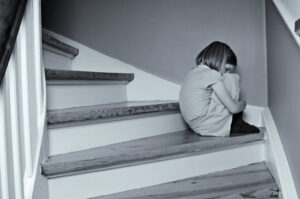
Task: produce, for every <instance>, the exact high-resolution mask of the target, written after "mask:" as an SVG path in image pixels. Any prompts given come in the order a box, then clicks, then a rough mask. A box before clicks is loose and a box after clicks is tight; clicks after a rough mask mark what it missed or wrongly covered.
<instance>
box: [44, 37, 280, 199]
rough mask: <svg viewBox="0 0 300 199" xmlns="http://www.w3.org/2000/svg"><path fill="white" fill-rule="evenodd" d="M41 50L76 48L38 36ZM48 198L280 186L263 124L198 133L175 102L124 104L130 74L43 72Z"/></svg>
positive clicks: (233, 194) (223, 198) (63, 54)
mask: <svg viewBox="0 0 300 199" xmlns="http://www.w3.org/2000/svg"><path fill="white" fill-rule="evenodd" d="M43 43H44V45H43V47H44V53H47V52H49V51H50V52H51V53H53V54H52V56H57V59H61V58H63V59H76V56H77V55H78V54H79V53H80V49H76V48H75V47H72V46H70V45H68V44H65V43H64V42H62V41H59V40H58V39H56V38H54V37H53V36H51V35H49V34H47V33H46V32H44V33H43ZM45 74H46V80H47V100H48V112H47V120H48V135H47V136H48V138H47V142H48V146H47V147H48V159H47V160H46V161H44V162H43V163H42V165H41V166H42V171H41V172H42V174H43V175H44V176H45V177H46V178H47V179H48V186H49V195H50V196H49V198H50V199H60V198H62V199H66V198H67V199H69V198H70V199H71V198H72V199H76V198H78V199H79V198H104V199H105V198H107V199H109V198H119V199H121V198H124V199H125V198H128V199H129V198H139V199H143V198H144V199H146V198H147V199H159V198H161V199H168V198H170V199H175V198H181V199H192V198H193V199H194V198H195V199H196V198H197V199H199V198H201V199H212V198H218V199H246V198H247V199H249V198H257V199H271V198H279V197H280V193H279V192H280V191H279V186H278V185H277V183H276V182H275V180H274V178H273V176H272V174H271V173H270V171H269V169H268V167H267V166H266V164H265V160H266V157H265V153H266V151H265V144H266V143H265V128H264V126H261V133H259V134H252V135H239V134H238V135H236V136H234V137H202V136H198V135H196V134H194V133H193V132H192V131H191V130H190V129H188V127H187V125H186V124H185V123H184V121H183V119H182V118H181V115H180V110H179V105H178V102H177V101H169V100H163V101H162V100H161V101H157V100H156V101H127V97H126V95H127V94H126V87H127V85H128V84H130V83H131V82H133V81H134V74H132V73H108V72H105V73H101V72H84V71H74V70H71V69H70V70H66V69H64V70H58V69H46V70H45Z"/></svg>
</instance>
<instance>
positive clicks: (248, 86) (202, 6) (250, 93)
mask: <svg viewBox="0 0 300 199" xmlns="http://www.w3.org/2000/svg"><path fill="white" fill-rule="evenodd" d="M66 10H68V12H66ZM43 25H44V27H46V28H47V29H50V30H52V31H54V32H57V33H59V34H62V35H64V36H66V37H69V38H71V39H73V40H75V41H78V42H80V43H82V44H84V45H86V46H89V47H91V48H93V49H95V50H97V51H99V52H101V53H103V54H106V55H108V56H111V57H113V58H116V59H119V60H121V61H124V62H126V63H129V64H131V65H133V66H136V67H138V68H139V69H142V70H144V71H146V72H150V73H152V74H154V75H157V76H159V77H162V78H164V79H167V80H169V81H172V82H175V83H177V84H180V83H181V82H182V80H183V78H184V75H185V73H186V72H187V71H188V70H189V69H191V68H192V67H194V66H195V62H194V60H195V57H196V55H197V54H198V53H199V52H200V50H202V48H204V47H205V46H206V45H208V44H209V43H210V42H212V41H214V40H220V41H224V42H226V43H228V44H229V45H230V46H231V47H232V48H233V50H234V51H235V52H236V54H237V56H238V62H239V67H240V73H241V79H242V81H241V87H242V90H243V93H242V95H244V96H245V97H246V98H247V100H248V102H249V103H250V104H255V105H266V104H267V78H266V75H267V73H266V67H267V66H266V51H265V26H264V2H263V1H261V0H243V1H240V0H227V1H223V0H163V1H162V0H152V1H148V0H124V1H118V0H102V1H93V0H86V1H80V0H64V1H59V0H52V1H44V5H43ZM254 80H255V81H254Z"/></svg>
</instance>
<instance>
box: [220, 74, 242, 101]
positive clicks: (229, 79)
mask: <svg viewBox="0 0 300 199" xmlns="http://www.w3.org/2000/svg"><path fill="white" fill-rule="evenodd" d="M239 79H240V77H239V75H238V74H232V73H225V74H224V75H223V84H224V86H225V88H226V89H227V91H228V92H229V93H230V95H231V97H232V98H233V99H234V100H235V101H237V100H238V99H239V95H240V86H239Z"/></svg>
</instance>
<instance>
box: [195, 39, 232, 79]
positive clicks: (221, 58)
mask: <svg viewBox="0 0 300 199" xmlns="http://www.w3.org/2000/svg"><path fill="white" fill-rule="evenodd" d="M196 64H197V65H200V64H204V65H206V66H208V67H209V68H211V69H213V70H216V71H219V72H221V73H224V70H225V69H224V66H225V64H231V65H234V66H236V65H237V58H236V55H235V54H234V52H233V51H232V49H231V48H230V47H229V46H228V45H227V44H225V43H222V42H219V41H214V42H212V43H211V44H209V45H208V46H207V47H206V48H204V49H203V50H202V51H201V52H200V53H199V54H198V56H197V57H196Z"/></svg>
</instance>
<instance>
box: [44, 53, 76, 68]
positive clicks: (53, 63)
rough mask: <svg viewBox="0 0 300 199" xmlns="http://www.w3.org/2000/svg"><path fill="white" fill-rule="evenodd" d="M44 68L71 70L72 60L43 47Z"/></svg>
mask: <svg viewBox="0 0 300 199" xmlns="http://www.w3.org/2000/svg"><path fill="white" fill-rule="evenodd" d="M43 58H44V63H45V68H50V69H58V70H72V60H71V59H70V58H69V57H66V56H62V55H59V54H57V53H55V52H52V51H49V50H46V49H43Z"/></svg>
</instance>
